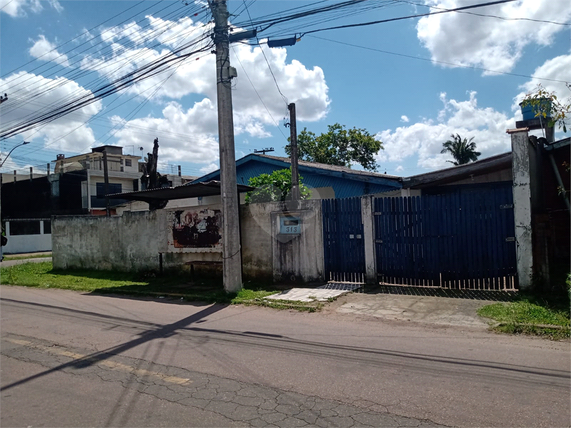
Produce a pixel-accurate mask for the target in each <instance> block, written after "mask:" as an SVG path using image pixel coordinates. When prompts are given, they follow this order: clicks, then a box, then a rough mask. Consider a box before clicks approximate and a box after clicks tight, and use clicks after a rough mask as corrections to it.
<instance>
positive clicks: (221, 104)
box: [210, 0, 242, 292]
mask: <svg viewBox="0 0 571 428" xmlns="http://www.w3.org/2000/svg"><path fill="white" fill-rule="evenodd" d="M210 7H211V8H212V15H213V16H214V43H215V44H216V85H217V92H218V143H219V145H220V193H221V198H222V218H223V229H222V242H223V257H224V261H223V264H222V266H223V280H224V289H225V290H226V292H236V291H239V290H240V289H241V288H242V254H241V252H240V251H241V248H240V219H239V207H238V188H237V183H236V155H235V153H234V119H233V117H232V87H231V81H232V77H234V76H235V75H236V74H235V73H236V71H235V69H234V68H233V67H230V52H229V48H230V42H229V39H228V16H229V14H228V8H227V7H226V0H212V1H211V2H210Z"/></svg>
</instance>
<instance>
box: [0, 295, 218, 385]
mask: <svg viewBox="0 0 571 428" xmlns="http://www.w3.org/2000/svg"><path fill="white" fill-rule="evenodd" d="M1 300H2V301H5V300H7V299H1ZM20 303H26V302H20ZM43 306H48V305H43ZM224 307H225V305H211V306H208V307H206V308H204V309H203V310H201V311H200V312H197V313H196V314H193V315H191V316H189V317H186V318H183V319H181V320H179V321H177V322H174V323H171V324H167V325H164V326H157V327H156V328H152V329H150V330H146V331H144V332H143V333H142V334H141V335H140V336H139V337H137V338H136V339H133V340H130V341H128V342H126V343H123V344H121V345H117V346H113V347H111V348H108V349H105V350H103V351H98V352H94V353H92V354H90V355H86V356H85V357H83V358H78V359H75V360H73V361H70V362H68V363H65V364H60V365H59V366H57V367H53V368H51V369H49V370H45V371H43V372H41V373H37V374H35V375H33V376H29V377H27V378H24V379H21V380H19V381H16V382H13V383H11V384H9V385H6V386H4V387H2V388H0V391H6V390H8V389H11V388H14V387H16V386H19V385H22V384H24V383H27V382H30V381H33V380H35V379H38V378H40V377H43V376H47V375H49V374H50V373H54V372H58V371H61V370H63V369H65V368H68V367H69V368H76V369H80V368H85V367H89V366H92V365H94V364H97V363H99V362H101V361H103V360H107V359H109V358H111V357H113V356H115V355H119V354H121V353H123V352H125V351H128V350H129V349H132V348H134V347H136V346H139V345H142V344H144V343H147V342H150V341H152V340H155V339H165V338H167V337H170V336H173V335H174V334H175V333H176V331H177V330H181V329H183V328H185V327H188V326H189V325H191V324H192V323H196V322H198V321H200V320H202V319H203V318H206V317H207V316H209V315H212V314H214V313H216V312H218V311H220V310H222V309H223V308H224ZM59 309H67V308H59Z"/></svg>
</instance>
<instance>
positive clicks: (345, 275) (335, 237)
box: [322, 198, 365, 280]
mask: <svg viewBox="0 0 571 428" xmlns="http://www.w3.org/2000/svg"><path fill="white" fill-rule="evenodd" d="M322 215H323V243H324V251H325V275H326V278H327V279H328V280H329V279H335V280H343V279H346V280H359V279H360V278H362V276H363V274H364V272H365V245H364V240H363V238H364V237H363V221H362V218H361V198H346V199H324V200H323V201H322Z"/></svg>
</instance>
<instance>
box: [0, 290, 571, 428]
mask: <svg viewBox="0 0 571 428" xmlns="http://www.w3.org/2000/svg"><path fill="white" fill-rule="evenodd" d="M0 294H1V295H0V298H1V301H0V303H1V325H0V328H1V339H2V343H1V348H0V352H1V372H0V380H1V389H2V391H1V409H2V415H1V419H0V424H1V426H3V427H11V426H25V427H30V426H61V427H68V426H69V427H71V426H74V427H82V426H283V427H285V426H322V427H325V426H338V427H357V426H376V427H378V426H387V427H388V426H390V427H405V426H407V427H408V426H419V427H429V426H437V425H445V426H471V427H476V426H501V427H506V426H521V427H524V426H525V427H534V426H541V427H563V426H565V427H568V426H569V425H570V401H571V396H570V374H569V373H570V371H571V370H570V369H571V367H570V366H571V360H570V353H569V350H570V349H569V342H565V343H563V342H549V341H546V340H540V339H533V338H526V337H510V336H501V335H495V334H493V333H489V332H486V331H482V329H470V328H468V327H467V328H463V327H435V326H422V325H416V324H415V325H409V324H404V323H402V322H398V321H389V320H383V319H373V318H363V317H359V316H354V315H352V314H340V313H337V312H335V311H326V312H325V313H316V314H307V313H298V312H289V311H276V310H272V309H266V308H259V307H244V306H226V307H225V306H219V305H204V306H200V305H189V304H179V303H178V302H175V301H166V300H164V299H162V300H134V299H126V298H117V297H106V296H95V295H82V294H79V293H75V292H67V291H63V290H40V289H26V288H21V287H4V286H3V287H0Z"/></svg>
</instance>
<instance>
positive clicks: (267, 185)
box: [246, 169, 311, 204]
mask: <svg viewBox="0 0 571 428" xmlns="http://www.w3.org/2000/svg"><path fill="white" fill-rule="evenodd" d="M301 179H302V177H301V176H299V197H300V199H302V200H303V199H309V197H310V196H311V190H309V189H308V188H307V186H305V185H304V184H302V183H301ZM248 184H249V185H250V186H252V187H255V188H256V190H252V191H251V192H248V193H247V194H246V203H247V204H253V203H259V202H278V201H285V200H287V199H289V198H290V193H291V170H290V169H280V170H277V171H274V172H272V173H271V174H260V175H258V176H257V177H252V178H250V179H249V180H248Z"/></svg>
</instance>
